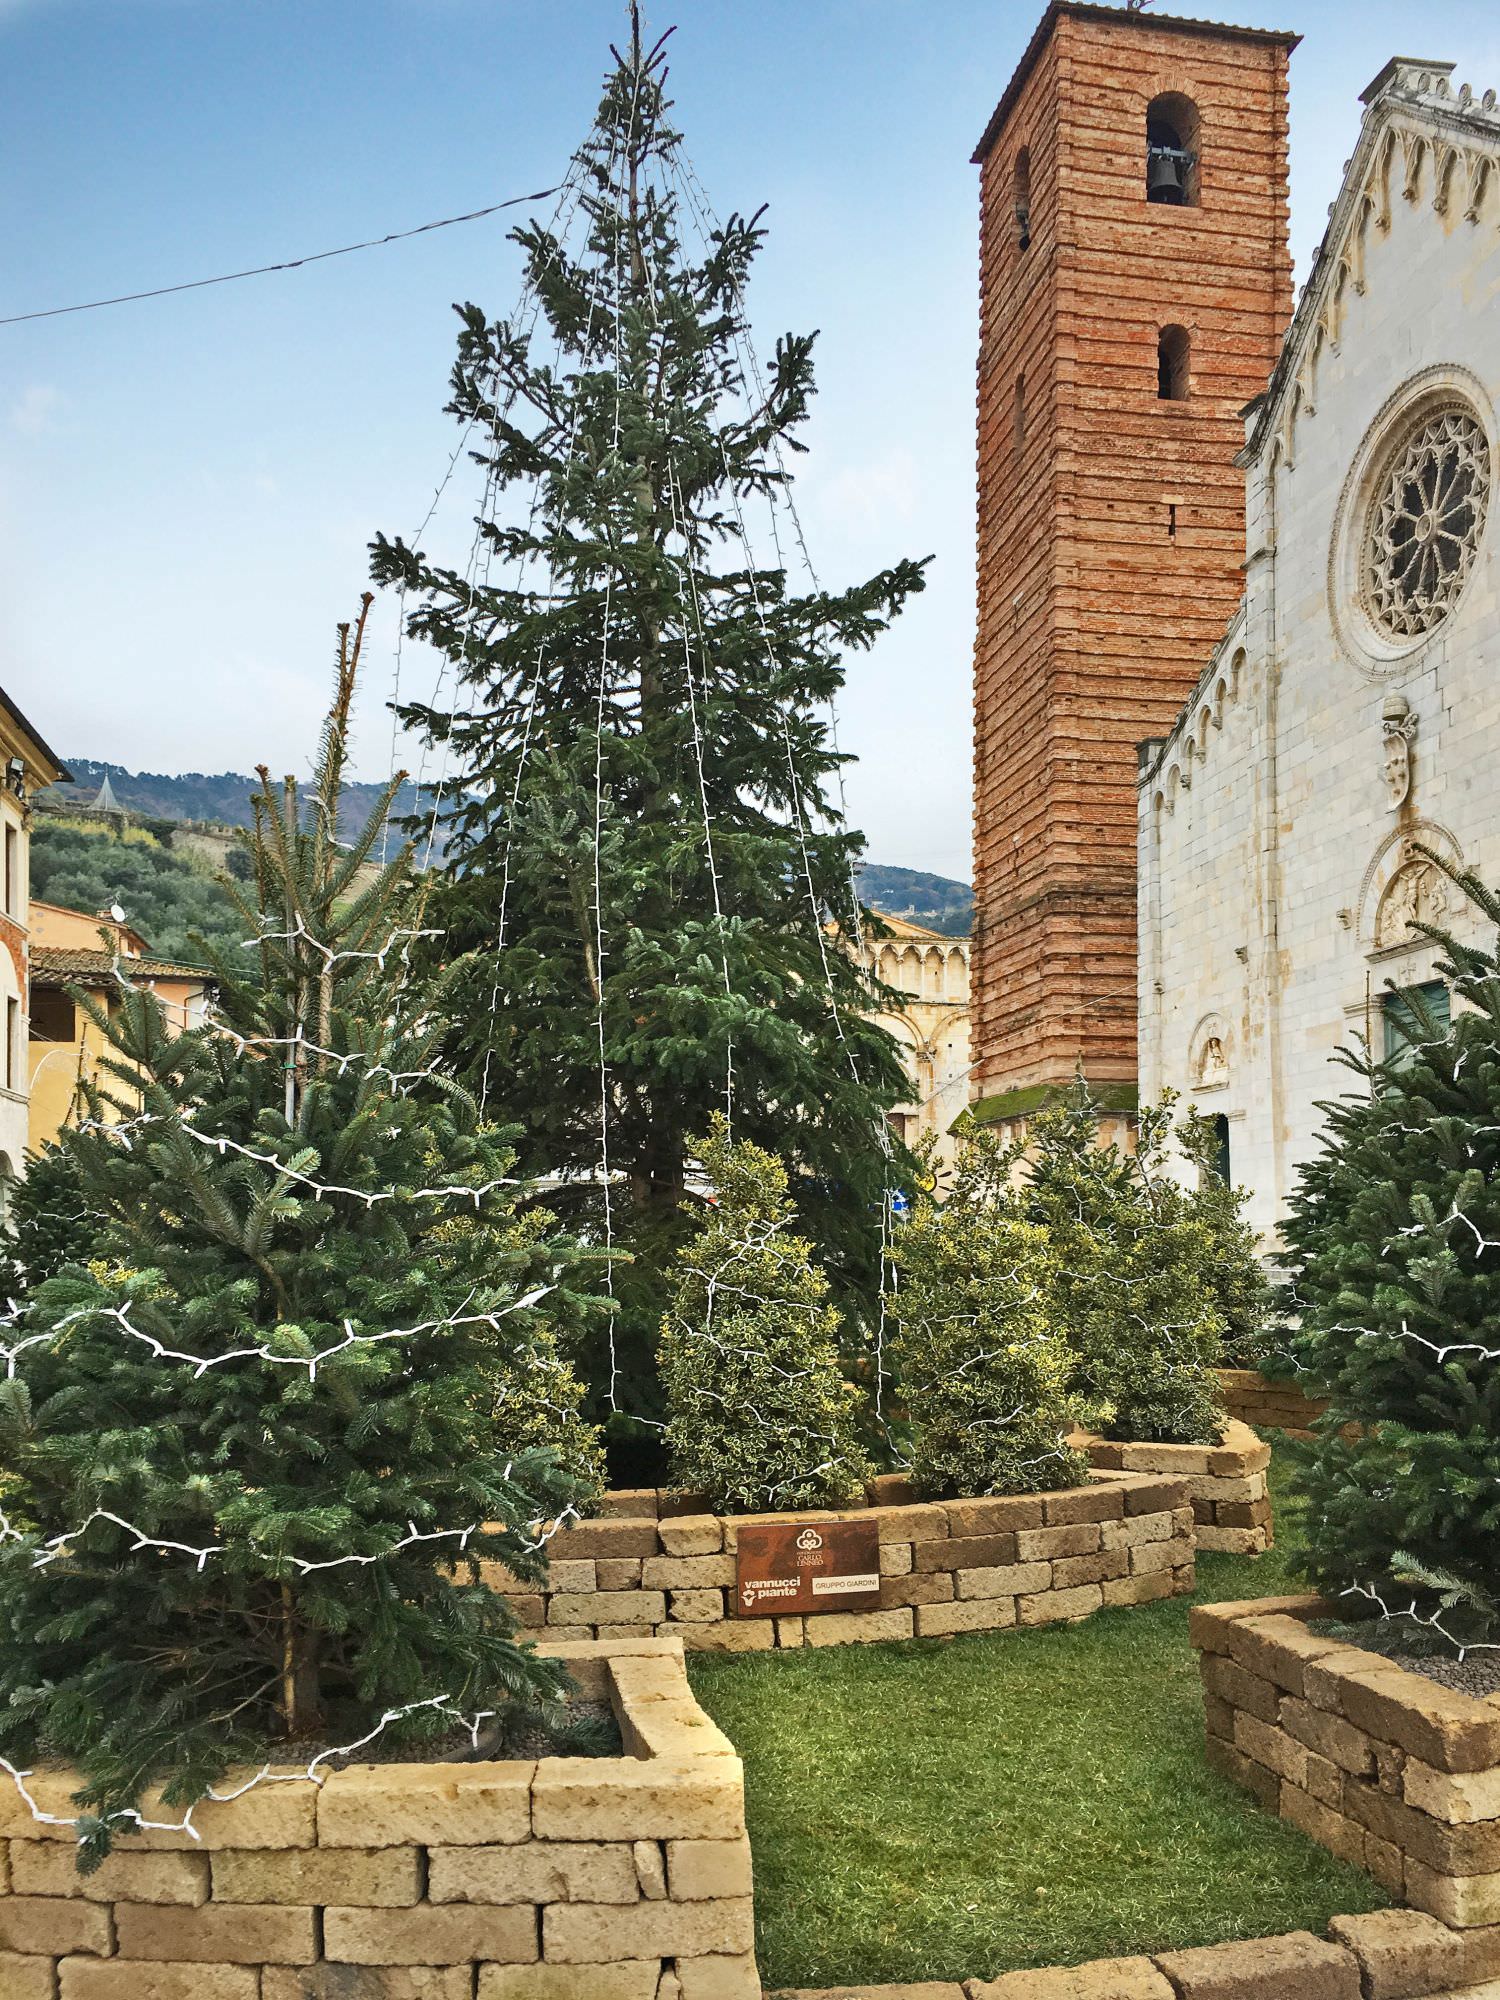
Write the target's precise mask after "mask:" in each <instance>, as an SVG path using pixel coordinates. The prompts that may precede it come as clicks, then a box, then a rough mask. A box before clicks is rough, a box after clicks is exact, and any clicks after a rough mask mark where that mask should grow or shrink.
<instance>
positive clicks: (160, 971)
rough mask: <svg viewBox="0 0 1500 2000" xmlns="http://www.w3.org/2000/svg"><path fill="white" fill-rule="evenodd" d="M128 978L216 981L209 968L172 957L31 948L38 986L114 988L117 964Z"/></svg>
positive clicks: (56, 947)
mask: <svg viewBox="0 0 1500 2000" xmlns="http://www.w3.org/2000/svg"><path fill="white" fill-rule="evenodd" d="M117 963H118V965H119V967H120V968H121V971H122V972H123V973H124V976H125V977H126V978H127V979H147V980H150V979H201V980H203V981H205V982H207V981H209V980H211V979H212V978H213V973H212V971H211V970H210V968H209V967H208V966H206V965H191V964H189V963H188V962H187V961H186V960H180V959H171V958H153V957H151V956H149V955H148V956H146V957H145V958H122V959H120V960H118V961H117V960H116V958H115V954H114V953H113V952H112V951H103V950H99V951H90V950H88V949H87V948H85V947H84V946H82V945H56V944H35V945H33V946H32V947H31V979H32V984H33V985H35V986H61V985H73V986H112V985H113V984H114V983H115V980H116V977H117V974H116V970H115V967H116V964H117Z"/></svg>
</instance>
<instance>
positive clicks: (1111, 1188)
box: [1024, 1080, 1224, 1444]
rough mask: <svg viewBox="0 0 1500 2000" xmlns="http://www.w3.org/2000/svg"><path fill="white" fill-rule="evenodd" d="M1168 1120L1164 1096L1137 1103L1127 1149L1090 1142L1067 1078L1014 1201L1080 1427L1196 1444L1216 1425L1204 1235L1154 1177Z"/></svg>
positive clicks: (1219, 1425)
mask: <svg viewBox="0 0 1500 2000" xmlns="http://www.w3.org/2000/svg"><path fill="white" fill-rule="evenodd" d="M1171 1124H1172V1105H1171V1102H1170V1100H1168V1101H1167V1102H1164V1103H1163V1104H1160V1105H1145V1106H1142V1108H1141V1112H1140V1119H1139V1124H1138V1126H1137V1129H1136V1145H1135V1149H1134V1151H1128V1150H1126V1148H1124V1147H1122V1146H1119V1145H1114V1144H1111V1145H1107V1146H1106V1145H1101V1144H1100V1142H1099V1119H1098V1110H1097V1107H1096V1106H1095V1105H1094V1104H1093V1103H1092V1102H1091V1100H1090V1098H1089V1096H1088V1092H1087V1088H1086V1087H1085V1086H1084V1084H1083V1083H1082V1081H1081V1080H1080V1083H1079V1085H1078V1088H1077V1089H1076V1090H1075V1091H1073V1092H1072V1093H1070V1095H1069V1097H1068V1098H1067V1100H1066V1101H1065V1102H1063V1103H1062V1104H1059V1105H1057V1106H1055V1107H1054V1108H1052V1109H1051V1110H1048V1111H1044V1112H1043V1113H1042V1115H1041V1116H1040V1117H1039V1118H1038V1119H1037V1121H1036V1123H1035V1125H1034V1126H1033V1127H1032V1129H1031V1131H1030V1133H1029V1135H1028V1137H1027V1141H1026V1146H1025V1156H1026V1169H1025V1171H1026V1185H1025V1193H1024V1202H1025V1207H1026V1210H1027V1212H1028V1213H1029V1214H1030V1215H1031V1216H1032V1217H1033V1219H1034V1220H1036V1221H1039V1222H1042V1223H1044V1224H1045V1225H1046V1227H1047V1229H1048V1231H1049V1233H1050V1235H1051V1238H1052V1245H1053V1249H1054V1252H1055V1254H1056V1257H1057V1261H1058V1286H1057V1291H1056V1294H1055V1297H1056V1300H1057V1310H1058V1314H1059V1318H1060V1322H1061V1324H1062V1325H1063V1326H1064V1327H1065V1329H1066V1332H1067V1338H1068V1340H1069V1342H1070V1344H1071V1346H1072V1348H1073V1351H1074V1354H1075V1356H1076V1358H1077V1364H1078V1374H1077V1378H1076V1382H1077V1388H1078V1391H1079V1393H1080V1395H1081V1396H1082V1397H1083V1398H1084V1399H1085V1404H1086V1406H1091V1409H1090V1415H1089V1421H1090V1422H1092V1423H1094V1424H1095V1425H1097V1426H1098V1427H1099V1428H1100V1429H1102V1430H1103V1431H1104V1433H1105V1435H1106V1436H1108V1437H1112V1438H1125V1439H1129V1440H1132V1441H1135V1442H1140V1443H1164V1444H1203V1443H1208V1442H1217V1440H1218V1439H1219V1438H1220V1437H1221V1436H1222V1435H1223V1429H1224V1409H1223V1403H1222V1401H1221V1399H1220V1395H1219V1389H1218V1383H1217V1380H1216V1378H1215V1376H1214V1372H1213V1371H1214V1368H1215V1366H1216V1365H1217V1363H1218V1360H1219V1357H1220V1354H1221V1353H1222V1351H1223V1335H1224V1321H1223V1317H1222V1314H1221V1311H1220V1306H1219V1300H1218V1296H1217V1292H1216V1288H1215V1281H1214V1259H1215V1255H1216V1251H1217V1236H1216V1232H1215V1230H1214V1229H1213V1228H1212V1227H1211V1226H1210V1224H1209V1222H1208V1221H1207V1220H1205V1218H1204V1217H1203V1216H1202V1215H1199V1214H1195V1213H1194V1206H1193V1202H1192V1199H1191V1197H1190V1196H1189V1195H1188V1193H1187V1191H1186V1190H1185V1189H1184V1188H1183V1187H1182V1186H1181V1184H1180V1183H1179V1182H1177V1181H1176V1180H1174V1179H1173V1178H1172V1177H1171V1176H1170V1175H1169V1174H1168V1173H1167V1172H1166V1171H1165V1155H1166V1149H1167V1142H1168V1137H1169V1134H1170V1131H1171Z"/></svg>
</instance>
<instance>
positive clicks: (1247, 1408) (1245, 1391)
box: [1218, 1368, 1328, 1438]
mask: <svg viewBox="0 0 1500 2000" xmlns="http://www.w3.org/2000/svg"><path fill="white" fill-rule="evenodd" d="M1218 1376H1219V1387H1220V1389H1221V1391H1222V1392H1223V1396H1224V1407H1225V1409H1227V1410H1228V1412H1229V1414H1230V1416H1231V1417H1233V1418H1235V1419H1236V1420H1237V1421H1238V1422H1239V1423H1242V1424H1253V1425H1254V1426H1255V1428H1256V1429H1257V1430H1263V1431H1289V1432H1290V1433H1291V1435H1292V1436H1293V1437H1300V1438H1306V1437H1311V1436H1312V1427H1313V1424H1314V1423H1315V1422H1316V1420H1317V1419H1318V1418H1319V1417H1321V1416H1322V1414H1323V1412H1324V1411H1325V1410H1326V1409H1327V1408H1328V1398H1327V1397H1326V1396H1317V1395H1310V1394H1308V1392H1307V1391H1306V1390H1304V1389H1302V1388H1301V1387H1299V1385H1298V1383H1297V1382H1296V1381H1295V1380H1293V1381H1289V1382H1271V1381H1268V1380H1267V1378H1266V1377H1265V1376H1264V1375H1262V1374H1261V1373H1260V1371H1259V1369H1256V1368H1221V1369H1219V1370H1218Z"/></svg>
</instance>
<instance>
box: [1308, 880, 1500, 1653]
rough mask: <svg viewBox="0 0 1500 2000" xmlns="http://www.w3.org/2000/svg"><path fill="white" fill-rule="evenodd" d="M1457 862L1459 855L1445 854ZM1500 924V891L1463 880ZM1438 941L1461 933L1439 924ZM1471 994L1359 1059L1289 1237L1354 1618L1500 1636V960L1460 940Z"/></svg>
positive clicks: (1461, 1637)
mask: <svg viewBox="0 0 1500 2000" xmlns="http://www.w3.org/2000/svg"><path fill="white" fill-rule="evenodd" d="M1439 865H1441V864H1439ZM1458 880H1459V885H1460V887H1462V888H1463V889H1464V890H1465V892H1466V893H1467V895H1468V896H1469V897H1470V899H1471V900H1472V902H1473V903H1474V905H1475V906H1476V908H1477V909H1478V911H1479V913H1480V915H1481V917H1482V918H1483V919H1484V921H1485V923H1486V925H1494V924H1496V923H1500V900H1497V898H1496V897H1495V896H1494V895H1493V894H1492V893H1491V892H1489V891H1488V890H1486V889H1485V888H1484V887H1483V886H1482V885H1481V884H1480V883H1479V882H1478V881H1477V880H1476V879H1474V878H1473V877H1472V876H1464V877H1460V878H1458ZM1431 935H1433V936H1438V937H1441V936H1442V934H1441V933H1439V932H1432V933H1431ZM1443 943H1444V944H1445V946H1446V950H1447V961H1446V962H1445V963H1443V964H1441V965H1440V966H1439V968H1438V971H1439V974H1440V975H1441V976H1442V977H1444V978H1445V979H1447V980H1449V981H1450V982H1451V985H1452V989H1453V992H1454V995H1455V997H1456V998H1457V999H1458V1000H1459V1001H1460V1002H1461V1003H1462V1006H1461V1008H1458V1009H1455V1011H1454V1016H1453V1021H1452V1025H1451V1027H1448V1026H1447V1025H1446V1024H1444V1023H1441V1022H1439V1021H1436V1020H1434V1019H1432V1018H1431V1016H1430V1015H1429V1013H1428V1011H1427V1009H1426V1008H1425V1006H1424V1004H1423V1002H1422V998H1421V996H1420V995H1419V994H1415V993H1413V994H1408V995H1406V996H1404V999H1402V997H1401V996H1397V997H1398V999H1401V1005H1400V1006H1399V1007H1398V1008H1397V1009H1395V1010H1394V1011H1395V1018H1396V1019H1397V1021H1398V1022H1402V1021H1404V1023H1405V1024H1406V1027H1405V1033H1404V1036H1403V1037H1402V1038H1400V1039H1401V1045H1400V1046H1399V1047H1398V1049H1397V1050H1396V1052H1395V1054H1394V1056H1393V1057H1392V1058H1391V1059H1389V1060H1386V1061H1375V1060H1373V1059H1372V1058H1370V1057H1365V1056H1361V1055H1359V1054H1357V1053H1351V1054H1350V1055H1349V1056H1348V1057H1347V1060H1348V1061H1349V1063H1350V1065H1351V1067H1353V1068H1354V1069H1355V1071H1356V1072H1357V1074H1358V1075H1359V1077H1360V1083H1361V1088H1360V1090H1359V1091H1358V1093H1357V1094H1356V1095H1353V1096H1349V1097H1346V1098H1343V1099H1340V1100H1339V1101H1338V1102H1336V1103H1331V1104H1329V1105H1327V1106H1326V1107H1325V1108H1326V1111H1327V1116H1328V1122H1327V1126H1326V1128H1325V1131H1324V1135H1323V1148H1322V1151H1321V1152H1320V1153H1319V1154H1318V1155H1317V1156H1316V1157H1315V1158H1314V1159H1313V1160H1312V1161H1311V1162H1310V1163H1309V1164H1308V1166H1307V1167H1306V1168H1305V1169H1304V1170H1303V1173H1302V1175H1301V1177H1300V1180H1299V1184H1298V1188H1297V1191H1296V1193H1295V1195H1294V1196H1293V1199H1292V1203H1291V1214H1290V1216H1289V1219H1288V1221H1287V1224H1286V1230H1285V1233H1286V1237H1287V1240H1288V1242H1289V1244H1290V1246H1291V1249H1292V1252H1293V1256H1294V1260H1295V1263H1294V1280H1293V1295H1294V1300H1295V1304H1296V1307H1297V1310H1298V1312H1299V1314H1300V1317H1301V1328H1300V1335H1299V1337H1298V1338H1297V1339H1296V1341H1295V1342H1294V1351H1295V1353H1296V1357H1297V1359H1298V1360H1299V1361H1300V1362H1301V1363H1302V1364H1303V1365H1304V1366H1305V1367H1306V1368H1308V1369H1310V1370H1311V1371H1312V1372H1313V1375H1314V1377H1315V1379H1316V1380H1317V1381H1318V1382H1319V1383H1320V1384H1326V1386H1327V1390H1328V1393H1329V1396H1330V1398H1331V1402H1330V1405H1329V1409H1328V1413H1327V1415H1326V1416H1325V1417H1324V1418H1322V1419H1321V1420H1320V1422H1319V1424H1318V1426H1317V1442H1316V1445H1315V1447H1314V1451H1313V1456H1312V1462H1311V1465H1310V1467H1309V1469H1308V1472H1307V1475H1306V1479H1307V1489H1308V1496H1309V1500H1310V1503H1311V1504H1310V1506H1309V1509H1308V1521H1307V1525H1308V1536H1309V1541H1310V1545H1311V1554H1312V1569H1313V1574H1314V1576H1315V1577H1316V1579H1317V1581H1318V1583H1319V1584H1320V1586H1321V1587H1322V1588H1323V1589H1324V1591H1325V1592H1326V1593H1327V1594H1328V1595H1329V1596H1331V1597H1334V1598H1336V1599H1338V1600H1339V1602H1340V1603H1341V1605H1342V1607H1343V1609H1344V1610H1345V1611H1347V1612H1348V1613H1349V1614H1350V1615H1351V1616H1357V1615H1359V1614H1361V1613H1364V1612H1371V1611H1373V1612H1380V1611H1382V1610H1384V1611H1389V1612H1391V1613H1392V1614H1400V1618H1399V1623H1400V1626H1401V1627H1402V1628H1403V1629H1404V1630H1405V1632H1406V1633H1407V1634H1408V1635H1409V1636H1410V1637H1411V1638H1412V1639H1413V1640H1414V1641H1417V1642H1419V1643H1422V1642H1425V1643H1431V1640H1430V1637H1429V1633H1430V1629H1431V1625H1430V1621H1434V1620H1435V1621H1436V1628H1437V1632H1438V1634H1439V1635H1442V1634H1446V1635H1447V1636H1448V1637H1449V1638H1450V1639H1451V1640H1452V1641H1454V1642H1455V1643H1459V1644H1462V1643H1467V1642H1469V1641H1472V1640H1476V1639H1479V1640H1483V1641H1485V1642H1487V1643H1490V1644H1493V1643H1495V1641H1496V1640H1497V1639H1500V959H1497V957H1496V954H1495V952H1494V950H1493V949H1482V948H1478V947H1470V946H1466V945H1462V944H1460V943H1458V942H1457V941H1456V940H1455V939H1453V938H1451V937H1446V938H1443Z"/></svg>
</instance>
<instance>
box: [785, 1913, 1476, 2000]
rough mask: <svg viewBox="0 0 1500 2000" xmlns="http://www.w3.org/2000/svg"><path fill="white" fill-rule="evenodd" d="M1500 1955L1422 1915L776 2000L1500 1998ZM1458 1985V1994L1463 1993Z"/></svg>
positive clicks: (1369, 1918) (1375, 1917)
mask: <svg viewBox="0 0 1500 2000" xmlns="http://www.w3.org/2000/svg"><path fill="white" fill-rule="evenodd" d="M1497 1966H1500V1951H1497V1950H1496V1948H1495V1945H1494V1943H1493V1942H1492V1941H1487V1940H1485V1939H1484V1938H1482V1937H1481V1936H1480V1935H1479V1934H1478V1933H1476V1932H1473V1931H1470V1932H1467V1933H1461V1932H1457V1931H1453V1930H1450V1929H1449V1928H1448V1926H1447V1925H1446V1924H1440V1923H1438V1922H1437V1921H1436V1920H1435V1919H1434V1918H1432V1917H1428V1916H1423V1915H1422V1914H1420V1913H1419V1912H1418V1911H1416V1910H1376V1911H1373V1912H1371V1913H1370V1914H1368V1915H1365V1916H1358V1917H1335V1918H1333V1920H1332V1921H1331V1922H1330V1924H1329V1926H1328V1936H1327V1937H1326V1938H1318V1937H1314V1936H1313V1934H1312V1933H1311V1931H1290V1932H1287V1933H1286V1934H1284V1935H1283V1936H1280V1937H1266V1938H1244V1939H1237V1940H1236V1941H1235V1942H1234V1943H1232V1944H1216V1945H1207V1946H1204V1947H1201V1948H1199V1949H1196V1950H1191V1951H1163V1952H1156V1953H1153V1954H1152V1955H1151V1956H1149V1957H1148V1956H1146V1955H1144V1954H1142V1955H1141V1956H1139V1957H1132V1958H1107V1959H1106V1958H1101V1959H1094V1960H1092V1961H1091V1962H1090V1963H1089V1964H1087V1965H1067V1966H1063V1965H1057V1966H1043V1967H1041V1968H1040V1969H1038V1970H1036V1971H1027V1972H1005V1973H1002V1974H1001V1975H1000V1977H999V1978H998V1979H966V1980H962V1981H960V1980H945V1979H933V1980H926V1981H923V1982H921V1983H919V1984H917V1985H915V1986H839V1987H834V1988H831V1989H825V1990H823V1991H820V1992H812V1991H809V1990H807V1989H803V1990H801V1991H799V1992H794V1993H780V1994H772V1995H771V1996H770V2000H1495V1994H1496V1990H1497V1989H1496V1987H1495V1986H1494V1985H1493V1984H1485V1985H1479V1984H1477V1983H1475V1982H1477V1981H1480V1980H1489V1979H1490V1977H1491V1975H1492V1974H1493V1973H1494V1971H1495V1969H1496V1967H1497ZM1460 1988H1461V1989H1462V1990H1461V1991H1460V1990H1459V1989H1460Z"/></svg>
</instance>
